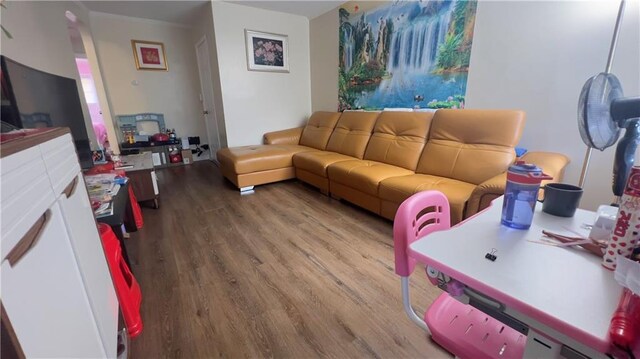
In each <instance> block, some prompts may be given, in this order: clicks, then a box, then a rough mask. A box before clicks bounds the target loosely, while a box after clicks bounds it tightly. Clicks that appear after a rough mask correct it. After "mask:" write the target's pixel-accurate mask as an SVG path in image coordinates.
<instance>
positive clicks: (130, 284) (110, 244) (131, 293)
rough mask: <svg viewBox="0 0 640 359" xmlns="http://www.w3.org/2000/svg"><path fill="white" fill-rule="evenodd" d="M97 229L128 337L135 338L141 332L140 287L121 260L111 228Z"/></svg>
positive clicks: (120, 253) (100, 226) (106, 226)
mask: <svg viewBox="0 0 640 359" xmlns="http://www.w3.org/2000/svg"><path fill="white" fill-rule="evenodd" d="M98 229H99V230H100V238H101V239H102V246H103V247H104V252H105V253H106V256H107V263H109V269H110V271H111V278H112V279H113V284H114V286H115V288H116V294H117V296H118V302H119V303H120V309H121V311H122V316H123V317H124V322H125V325H126V326H127V331H128V332H129V337H130V338H135V337H137V336H138V335H139V334H140V333H141V332H142V317H141V316H140V304H141V303H142V292H141V291H140V286H139V285H138V282H137V281H136V278H135V277H134V276H133V274H131V271H130V270H129V267H128V266H127V263H126V262H125V261H124V258H122V248H120V242H119V241H118V238H116V235H115V233H113V231H112V230H111V227H109V226H108V225H106V224H104V223H99V224H98Z"/></svg>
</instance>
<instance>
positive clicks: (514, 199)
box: [501, 161, 552, 229]
mask: <svg viewBox="0 0 640 359" xmlns="http://www.w3.org/2000/svg"><path fill="white" fill-rule="evenodd" d="M548 179H552V177H550V176H548V175H546V174H544V173H543V172H542V169H540V167H537V166H536V165H534V164H528V163H525V162H524V161H517V162H516V163H515V164H513V165H511V166H510V167H509V170H508V171H507V186H506V188H505V191H504V201H503V202H502V221H501V223H502V224H503V225H505V226H507V227H511V228H516V229H529V227H531V221H532V220H533V213H534V211H535V209H536V203H537V199H538V190H539V189H540V183H541V182H542V181H543V180H548Z"/></svg>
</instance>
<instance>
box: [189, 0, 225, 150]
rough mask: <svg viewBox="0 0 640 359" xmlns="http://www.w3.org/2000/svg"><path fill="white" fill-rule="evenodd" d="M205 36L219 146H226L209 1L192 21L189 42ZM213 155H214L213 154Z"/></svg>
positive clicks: (214, 37) (222, 105)
mask: <svg viewBox="0 0 640 359" xmlns="http://www.w3.org/2000/svg"><path fill="white" fill-rule="evenodd" d="M203 37H206V39H207V44H208V45H209V59H210V64H209V65H210V68H211V79H210V81H211V83H212V84H213V106H214V111H215V118H216V121H217V123H218V132H219V135H220V136H219V137H220V147H221V148H222V147H227V131H226V128H225V121H224V103H223V101H222V87H221V84H220V72H219V71H218V53H217V52H216V32H215V29H214V27H213V12H212V9H211V3H208V4H207V6H205V7H204V8H203V9H202V11H201V12H200V13H199V14H198V16H197V17H196V18H195V19H194V21H193V29H192V30H191V42H192V43H193V44H197V43H198V42H199V41H200V40H201V39H202V38H203ZM213 157H215V156H213Z"/></svg>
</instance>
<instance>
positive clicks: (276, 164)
mask: <svg viewBox="0 0 640 359" xmlns="http://www.w3.org/2000/svg"><path fill="white" fill-rule="evenodd" d="M305 151H316V150H315V149H313V148H310V147H305V146H299V145H257V146H241V147H231V148H223V149H220V150H219V151H218V152H217V158H218V162H220V166H221V167H224V168H227V169H232V170H233V172H234V173H236V174H245V173H252V172H259V171H267V170H273V169H278V168H286V167H292V166H293V160H292V157H293V155H294V154H296V153H299V152H305Z"/></svg>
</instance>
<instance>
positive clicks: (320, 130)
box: [300, 111, 340, 150]
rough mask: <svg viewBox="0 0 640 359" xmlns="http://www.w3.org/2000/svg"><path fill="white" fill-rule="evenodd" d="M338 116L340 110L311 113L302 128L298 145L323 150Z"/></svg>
mask: <svg viewBox="0 0 640 359" xmlns="http://www.w3.org/2000/svg"><path fill="white" fill-rule="evenodd" d="M339 118H340V112H326V111H317V112H314V113H313V115H311V117H309V121H308V122H307V126H305V128H304V130H302V136H301V137H300V145H302V146H307V147H311V148H315V149H318V150H324V149H325V148H326V147H327V141H329V137H330V136H331V133H332V132H333V128H334V127H336V123H338V119H339Z"/></svg>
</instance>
